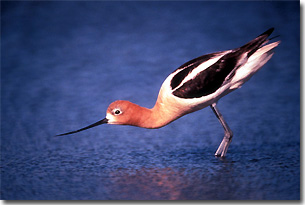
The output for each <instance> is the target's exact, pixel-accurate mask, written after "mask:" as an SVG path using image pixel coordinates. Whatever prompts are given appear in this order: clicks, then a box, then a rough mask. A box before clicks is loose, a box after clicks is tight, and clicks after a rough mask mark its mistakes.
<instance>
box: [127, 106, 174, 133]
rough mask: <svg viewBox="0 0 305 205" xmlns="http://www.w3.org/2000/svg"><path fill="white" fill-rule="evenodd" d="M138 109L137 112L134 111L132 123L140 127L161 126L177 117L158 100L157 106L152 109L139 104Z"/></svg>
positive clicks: (152, 127) (151, 127)
mask: <svg viewBox="0 0 305 205" xmlns="http://www.w3.org/2000/svg"><path fill="white" fill-rule="evenodd" d="M137 106H139V105H137ZM136 110H137V113H134V115H133V120H132V121H130V124H131V125H134V126H138V127H143V128H149V129H155V128H160V127H163V126H165V125H167V124H169V123H170V122H172V121H173V120H175V119H177V117H175V116H173V115H172V113H170V112H169V110H167V109H165V106H162V104H160V103H159V102H156V104H155V106H154V107H153V108H151V109H148V108H145V107H141V106H139V107H138V108H137V109H136Z"/></svg>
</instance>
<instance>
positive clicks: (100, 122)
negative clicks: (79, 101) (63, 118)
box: [56, 118, 108, 136]
mask: <svg viewBox="0 0 305 205" xmlns="http://www.w3.org/2000/svg"><path fill="white" fill-rule="evenodd" d="M106 123H108V119H107V118H105V119H102V120H100V121H98V122H96V123H93V124H92V125H89V126H87V127H84V128H81V129H79V130H75V131H72V132H67V133H63V134H59V135H56V136H64V135H70V134H74V133H77V132H80V131H83V130H86V129H89V128H92V127H95V126H98V125H101V124H106Z"/></svg>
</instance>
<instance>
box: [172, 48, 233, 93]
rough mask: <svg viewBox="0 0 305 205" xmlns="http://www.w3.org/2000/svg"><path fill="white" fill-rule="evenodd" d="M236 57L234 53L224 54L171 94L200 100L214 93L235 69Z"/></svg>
mask: <svg viewBox="0 0 305 205" xmlns="http://www.w3.org/2000/svg"><path fill="white" fill-rule="evenodd" d="M238 56H239V55H238V54H236V52H233V53H228V54H226V55H225V56H223V57H222V58H221V59H220V60H218V61H217V62H216V63H215V64H214V65H212V66H210V67H208V68H207V69H205V70H203V71H201V72H200V73H198V74H197V75H196V77H195V78H193V79H191V80H189V81H187V82H185V83H184V84H183V85H182V86H181V87H179V88H178V89H177V90H175V91H174V92H173V94H174V95H175V96H177V97H181V98H200V97H202V96H206V95H209V94H211V93H213V92H215V91H216V90H217V89H219V87H220V86H221V85H222V83H223V82H224V80H225V78H226V77H227V76H228V75H229V74H230V73H231V71H232V70H233V69H234V68H235V67H236V64H237V62H238Z"/></svg>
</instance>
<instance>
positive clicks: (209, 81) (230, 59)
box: [172, 29, 273, 98]
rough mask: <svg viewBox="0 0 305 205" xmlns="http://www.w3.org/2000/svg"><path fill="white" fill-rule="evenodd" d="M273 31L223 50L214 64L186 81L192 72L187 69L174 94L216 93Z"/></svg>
mask: <svg viewBox="0 0 305 205" xmlns="http://www.w3.org/2000/svg"><path fill="white" fill-rule="evenodd" d="M272 31H273V29H269V30H268V31H266V32H265V33H263V34H261V35H260V36H258V37H257V38H255V39H253V40H252V41H250V42H249V43H247V44H245V45H244V46H242V47H239V48H236V49H234V50H230V51H229V52H228V51H226V52H227V53H225V54H223V52H222V55H223V56H222V57H220V58H219V59H218V60H217V61H216V62H215V63H214V64H212V65H210V66H209V67H207V68H205V69H203V70H201V71H200V72H198V73H197V74H196V75H194V76H192V78H191V79H188V80H187V81H185V80H184V79H186V78H187V75H189V74H190V72H187V71H185V72H186V73H187V74H186V75H185V74H184V75H183V78H182V80H181V79H179V81H180V83H179V84H178V85H179V87H177V86H178V85H177V86H176V87H177V88H176V89H175V90H174V91H173V94H174V95H175V96H177V97H180V98H200V97H203V96H206V95H209V94H212V93H214V92H215V91H216V90H218V89H219V88H220V87H221V86H222V85H223V84H224V83H225V82H227V81H229V80H230V79H232V77H233V76H234V74H235V71H236V70H237V69H238V68H239V67H240V66H242V65H244V64H245V63H246V62H247V59H248V58H249V57H250V56H251V55H252V54H253V53H255V52H256V51H257V50H258V49H259V48H260V47H261V45H263V44H264V43H266V42H268V40H266V39H267V38H268V36H269V35H270V34H271V33H272ZM212 57H213V56H212ZM214 57H215V56H214ZM210 58H211V57H210ZM194 60H195V59H194ZM192 61H193V60H192ZM192 61H190V62H192ZM204 62H205V61H201V62H200V63H194V66H193V65H192V66H190V67H191V71H193V70H194V71H195V70H196V69H198V68H199V67H200V65H201V64H202V63H204ZM201 69H202V68H201ZM180 72H182V71H180ZM178 74H179V73H177V74H176V76H177V75H178ZM176 76H174V77H173V80H174V79H175V78H176ZM173 80H172V81H173ZM181 82H184V83H181ZM172 87H173V86H172Z"/></svg>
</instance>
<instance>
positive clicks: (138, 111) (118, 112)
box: [106, 100, 149, 126]
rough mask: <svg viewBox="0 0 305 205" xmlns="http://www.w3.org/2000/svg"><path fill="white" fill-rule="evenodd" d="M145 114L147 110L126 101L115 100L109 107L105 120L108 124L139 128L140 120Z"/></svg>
mask: <svg viewBox="0 0 305 205" xmlns="http://www.w3.org/2000/svg"><path fill="white" fill-rule="evenodd" d="M147 112H149V109H147V108H143V107H141V106H139V105H137V104H134V103H132V102H129V101H126V100H117V101H114V102H113V103H111V104H110V105H109V107H108V109H107V114H106V119H107V120H108V124H116V125H134V126H140V125H139V123H140V122H141V120H142V119H141V118H142V117H143V116H144V115H145V114H147Z"/></svg>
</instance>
